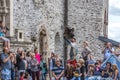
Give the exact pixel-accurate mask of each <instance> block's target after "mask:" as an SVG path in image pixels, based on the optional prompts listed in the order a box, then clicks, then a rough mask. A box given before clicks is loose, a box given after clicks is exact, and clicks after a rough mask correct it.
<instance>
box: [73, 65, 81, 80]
mask: <svg viewBox="0 0 120 80" xmlns="http://www.w3.org/2000/svg"><path fill="white" fill-rule="evenodd" d="M80 66H81V65H80V64H79V63H77V66H76V68H75V71H73V75H74V77H73V78H72V79H71V80H81V76H82V73H81V71H80Z"/></svg>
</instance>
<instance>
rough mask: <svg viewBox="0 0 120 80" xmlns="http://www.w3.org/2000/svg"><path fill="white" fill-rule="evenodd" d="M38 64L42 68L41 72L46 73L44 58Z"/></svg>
mask: <svg viewBox="0 0 120 80" xmlns="http://www.w3.org/2000/svg"><path fill="white" fill-rule="evenodd" d="M40 66H41V68H42V73H46V72H47V66H46V62H45V61H44V60H42V61H41V62H40Z"/></svg>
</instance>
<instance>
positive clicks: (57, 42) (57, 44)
mask: <svg viewBox="0 0 120 80" xmlns="http://www.w3.org/2000/svg"><path fill="white" fill-rule="evenodd" d="M55 53H56V54H58V55H59V56H62V55H61V54H62V44H61V41H60V35H59V32H57V33H56V35H55Z"/></svg>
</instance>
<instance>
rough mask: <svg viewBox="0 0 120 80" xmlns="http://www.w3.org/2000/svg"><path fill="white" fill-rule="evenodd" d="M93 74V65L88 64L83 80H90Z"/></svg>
mask: <svg viewBox="0 0 120 80" xmlns="http://www.w3.org/2000/svg"><path fill="white" fill-rule="evenodd" d="M93 74H94V65H93V64H89V65H88V72H87V74H86V75H85V76H86V77H85V80H91V77H92V76H93Z"/></svg>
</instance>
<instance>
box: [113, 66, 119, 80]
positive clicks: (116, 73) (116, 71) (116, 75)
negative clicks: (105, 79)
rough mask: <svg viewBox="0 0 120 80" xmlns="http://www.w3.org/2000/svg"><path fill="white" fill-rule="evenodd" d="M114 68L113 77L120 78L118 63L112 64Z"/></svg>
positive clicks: (115, 79) (117, 79) (114, 78)
mask: <svg viewBox="0 0 120 80" xmlns="http://www.w3.org/2000/svg"><path fill="white" fill-rule="evenodd" d="M112 70H113V76H112V78H113V80H120V79H119V71H118V67H117V65H115V64H114V65H112Z"/></svg>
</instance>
